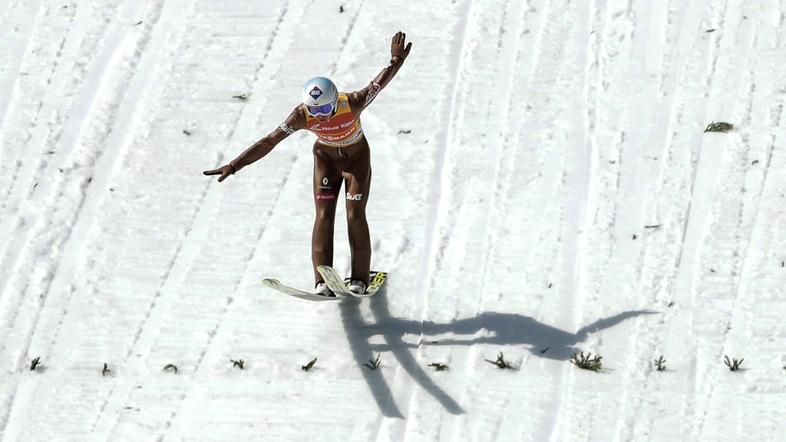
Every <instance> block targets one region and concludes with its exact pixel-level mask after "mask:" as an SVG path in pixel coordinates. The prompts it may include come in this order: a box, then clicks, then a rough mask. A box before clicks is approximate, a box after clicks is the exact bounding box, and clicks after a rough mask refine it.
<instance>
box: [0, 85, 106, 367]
mask: <svg viewBox="0 0 786 442" xmlns="http://www.w3.org/2000/svg"><path fill="white" fill-rule="evenodd" d="M94 96H95V92H94V91H93V92H92V93H91V95H90V97H91V98H92V97H94ZM82 117H83V118H82V120H80V126H81V125H82V124H83V123H82V122H83V120H84V116H82ZM58 141H59V140H58ZM73 150H74V149H73V148H72V149H71V150H69V153H70V152H72V151H73ZM78 153H81V152H78ZM68 159H71V158H70V156H67V158H64V159H63V161H65V160H68ZM41 169H43V167H41V168H39V170H41ZM59 184H60V186H58V187H56V188H54V189H52V190H51V191H49V192H48V193H47V194H46V195H41V196H40V197H39V198H36V199H35V200H33V201H32V202H29V203H30V204H32V203H39V204H36V205H38V206H40V207H42V209H40V211H41V212H46V213H45V214H40V215H38V216H34V218H35V219H36V222H33V223H31V224H32V227H31V228H29V229H27V231H26V235H25V241H24V242H23V244H24V246H23V247H22V249H21V250H20V252H19V253H17V254H16V255H15V261H14V263H13V264H11V267H12V269H13V270H12V272H11V278H9V281H8V283H7V284H6V285H5V286H4V287H3V288H2V293H3V294H4V296H3V298H2V300H1V301H2V303H3V304H9V303H11V302H12V301H16V300H17V298H13V299H11V296H12V295H11V294H10V293H9V291H10V290H11V289H13V288H14V287H13V286H14V284H13V282H15V281H16V279H20V278H26V282H25V281H20V282H19V284H22V285H23V287H21V288H20V289H19V290H18V294H19V296H18V298H19V299H20V301H19V302H17V304H22V303H23V302H24V301H25V300H28V299H29V298H25V297H23V296H22V295H23V294H24V293H25V292H27V291H28V289H30V287H31V284H32V283H33V281H32V279H33V278H34V277H36V275H35V272H32V273H33V274H32V275H31V274H30V273H31V272H25V271H23V268H22V267H23V266H26V265H28V261H33V260H35V257H33V256H28V255H37V253H36V250H32V245H31V243H33V242H35V241H33V240H32V238H34V237H40V236H41V235H42V232H46V231H50V230H52V229H51V227H52V226H53V225H55V224H56V223H57V221H58V220H57V219H53V218H55V217H54V216H53V214H55V213H56V211H57V209H58V208H57V207H56V206H57V200H58V199H59V198H60V197H62V196H63V195H64V194H65V193H66V190H65V189H66V186H67V185H68V184H73V183H72V182H69V181H65V180H62V181H60V183H59ZM83 185H84V184H83ZM41 199H45V201H44V202H43V203H41V202H40V201H37V200H41ZM77 213H78V208H77ZM65 216H66V217H68V216H69V215H68V214H66V215H65ZM65 225H66V226H70V225H71V223H69V222H66V223H65ZM55 230H57V229H55ZM60 230H62V233H61V234H60V235H59V236H55V237H54V238H46V237H44V238H43V239H41V240H40V241H41V242H44V243H45V244H48V245H49V247H47V248H48V249H51V248H54V249H57V248H56V247H53V246H54V245H59V244H62V243H64V242H65V241H67V239H68V236H69V235H70V228H63V229H60ZM23 258H28V259H23ZM29 266H30V267H33V268H34V267H35V266H34V265H32V264H30V265H29ZM51 274H52V271H51V270H50V269H47V270H46V275H44V276H43V277H42V276H41V275H40V274H39V275H38V276H37V277H38V279H42V280H43V281H41V282H42V283H43V285H44V287H43V290H41V293H40V294H39V296H40V298H41V300H42V301H43V300H45V294H46V292H47V287H48V285H49V283H51ZM40 307H41V305H40V304H38V303H36V305H35V306H34V307H33V309H34V310H35V313H34V314H35V315H36V318H35V319H34V321H33V324H32V325H33V326H34V323H35V321H37V314H38V313H39V312H40ZM20 310H21V309H20V308H9V306H6V305H4V306H3V308H2V310H0V311H3V312H5V313H10V314H11V317H10V318H8V319H7V322H8V323H7V325H5V328H9V329H13V328H14V326H15V325H16V324H18V317H19V316H18V315H19V311H20ZM20 326H22V325H20ZM24 333H25V334H27V333H28V332H24ZM23 345H24V344H23ZM7 351H8V341H4V342H3V344H2V345H0V354H4V353H7ZM6 356H7V357H6V358H5V359H6V360H9V359H10V360H12V367H10V369H11V371H13V370H15V369H16V364H17V363H18V362H19V361H18V360H19V358H20V357H21V355H17V357H16V358H14V357H9V355H6Z"/></svg>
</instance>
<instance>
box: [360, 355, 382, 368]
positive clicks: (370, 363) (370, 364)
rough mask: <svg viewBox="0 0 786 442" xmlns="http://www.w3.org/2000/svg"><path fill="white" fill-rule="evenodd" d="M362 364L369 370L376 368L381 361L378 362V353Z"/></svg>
mask: <svg viewBox="0 0 786 442" xmlns="http://www.w3.org/2000/svg"><path fill="white" fill-rule="evenodd" d="M363 365H364V366H366V367H368V368H369V370H376V369H378V368H379V367H380V366H381V365H382V363H381V362H379V353H377V357H376V359H374V360H371V359H369V360H368V363H363Z"/></svg>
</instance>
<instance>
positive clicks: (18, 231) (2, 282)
mask: <svg viewBox="0 0 786 442" xmlns="http://www.w3.org/2000/svg"><path fill="white" fill-rule="evenodd" d="M47 11H48V9H47V8H42V9H41V10H40V11H39V16H38V18H41V17H44V16H47V15H48V14H47ZM66 11H68V12H69V13H70V15H69V16H67V20H68V22H67V31H66V32H65V35H64V36H63V37H62V38H61V39H59V41H56V42H55V43H53V44H52V46H53V48H52V49H51V50H50V51H51V52H54V53H55V54H53V55H52V57H51V58H53V59H54V60H53V62H52V67H51V69H49V70H48V71H46V72H45V73H44V74H43V75H42V76H43V77H44V78H42V79H41V81H42V82H45V83H46V84H47V85H48V86H49V87H47V88H46V91H44V92H43V93H41V94H40V95H42V96H43V97H42V98H39V97H35V96H34V97H30V98H27V97H24V95H25V94H31V95H32V94H33V92H28V91H30V90H36V91H37V90H38V89H37V88H35V89H34V86H35V85H34V84H33V85H31V87H30V88H29V89H28V88H25V87H24V85H23V86H22V87H20V88H18V89H17V90H19V95H20V97H19V98H17V99H16V100H15V101H14V102H13V103H11V102H9V104H8V106H9V108H10V106H12V105H13V112H9V113H7V114H6V117H5V121H4V122H3V127H2V128H0V146H7V145H12V146H20V147H19V148H18V149H17V150H16V153H17V159H16V161H15V162H13V163H14V164H13V165H12V166H10V167H13V171H5V167H6V166H7V165H9V164H10V163H11V161H9V159H5V158H4V160H3V161H0V171H3V173H0V190H2V189H5V190H4V191H3V192H4V193H3V194H2V195H0V207H3V208H4V209H6V210H5V211H6V212H8V213H14V215H13V216H5V217H3V219H0V232H3V233H0V241H2V242H0V264H2V265H0V293H2V290H4V288H5V287H6V285H7V284H8V280H9V279H10V278H12V276H13V275H14V273H13V272H11V270H12V269H13V267H14V266H15V265H16V263H17V261H18V259H19V254H20V250H21V249H22V248H24V247H25V245H26V244H27V242H26V241H23V240H22V239H23V238H24V239H27V238H25V237H24V235H23V234H24V233H28V232H27V231H28V230H29V229H30V227H29V226H30V223H29V222H27V220H26V218H25V217H24V216H21V215H20V214H19V212H22V213H24V214H25V215H27V213H26V212H27V211H23V210H12V209H16V208H17V207H18V206H22V208H26V206H25V200H26V199H28V198H30V195H31V194H32V193H33V191H32V190H31V188H34V187H35V186H34V185H33V184H32V183H33V182H34V181H35V180H38V178H39V174H35V173H33V170H34V161H33V160H30V161H27V162H24V161H22V159H21V157H20V156H21V155H23V154H24V152H25V150H26V149H25V147H27V146H29V145H36V146H40V152H41V153H42V152H44V151H45V149H46V147H47V146H48V145H49V142H48V140H47V139H48V138H49V136H53V137H54V135H52V134H51V133H46V132H45V131H42V130H38V131H35V130H34V129H35V128H36V126H38V125H39V124H40V123H39V121H44V122H49V121H50V120H54V123H59V121H58V120H57V118H56V116H57V115H56V114H55V115H50V114H52V113H53V112H52V111H51V110H50V108H49V107H44V104H45V103H49V102H52V101H56V100H57V99H58V98H59V96H58V92H61V90H62V89H64V88H65V86H64V84H63V83H64V82H62V81H59V79H60V78H62V77H63V76H55V74H57V73H58V72H59V71H60V70H62V69H67V68H68V67H69V66H63V64H62V62H61V59H66V60H67V59H69V58H70V57H73V55H71V53H72V52H73V51H77V50H78V48H76V49H75V48H74V47H73V46H74V45H75V43H73V42H74V41H76V40H79V37H80V36H81V34H80V33H79V32H80V31H81V32H84V28H85V27H83V26H74V21H75V20H76V14H77V10H76V9H73V8H72V9H71V10H66ZM38 18H37V23H42V24H40V25H38V26H37V27H36V29H34V30H33V32H38V28H42V29H41V30H40V33H42V34H43V33H45V32H46V31H47V30H49V29H48V28H47V26H52V27H54V28H57V25H58V24H59V23H60V22H59V21H57V20H53V19H49V20H45V19H43V18H41V19H40V20H38ZM49 31H50V32H52V33H54V31H51V30H49ZM99 32H100V30H99ZM31 39H32V37H31ZM43 41H44V43H46V42H49V40H48V39H45V38H44V39H43ZM40 49H41V47H40V46H38V45H36V44H33V46H32V47H31V48H30V52H31V54H32V55H35V57H32V56H28V55H25V59H24V61H23V62H22V63H21V65H20V70H21V69H24V70H25V72H24V74H25V75H24V77H25V80H28V79H29V77H31V72H28V71H35V68H34V67H33V66H28V64H31V65H32V64H34V63H35V62H36V61H37V60H38V57H39V56H40V57H45V56H46V54H43V55H42V54H40V53H39V50H40ZM20 76H22V72H20ZM33 78H35V76H33ZM78 80H79V78H74V82H78ZM17 82H20V83H24V81H23V80H21V79H19V78H17ZM31 83H32V81H31ZM60 95H62V93H61V94H60ZM11 99H12V100H13V99H14V97H13V96H12V97H11ZM27 106H29V107H32V109H31V110H26V107H27ZM26 112H27V113H26ZM25 115H29V116H28V118H26V119H25V118H23V117H24V116H25ZM14 118H19V119H20V120H25V121H26V124H21V123H20V124H16V125H15V124H10V123H9V121H12V120H13V119H14ZM50 124H51V123H50ZM20 126H24V127H26V129H24V130H23V131H24V135H21V138H22V139H23V141H22V140H19V141H16V140H13V139H10V138H11V137H12V136H13V135H12V134H13V133H15V131H17V130H18V129H19V127H20ZM56 127H57V126H55V128H56ZM55 128H53V129H50V130H56V129H55ZM45 135H46V136H45ZM42 137H43V138H42ZM20 141H21V142H20ZM53 142H56V137H55V140H54V141H53ZM27 150H29V149H27ZM4 151H5V149H0V154H2V153H3V152H4ZM40 156H42V155H39V157H40ZM39 161H40V160H39ZM25 165H27V166H28V167H24V166H25ZM28 169H29V170H28ZM53 169H54V168H53ZM39 172H40V169H39ZM6 177H8V178H9V181H8V182H7V184H5V180H6ZM35 182H36V183H37V181H35ZM14 198H16V200H17V202H16V205H15V206H17V207H15V206H14V205H12V203H13V202H14V201H13V199H14ZM9 206H10V208H9ZM26 226H27V227H26ZM5 238H8V240H7V241H6V240H4V239H5ZM2 302H3V299H2V298H0V303H2ZM2 311H3V310H0V312H2Z"/></svg>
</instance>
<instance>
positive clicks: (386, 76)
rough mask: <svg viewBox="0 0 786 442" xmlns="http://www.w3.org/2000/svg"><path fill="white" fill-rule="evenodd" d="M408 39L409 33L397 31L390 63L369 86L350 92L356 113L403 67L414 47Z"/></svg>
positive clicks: (392, 44)
mask: <svg viewBox="0 0 786 442" xmlns="http://www.w3.org/2000/svg"><path fill="white" fill-rule="evenodd" d="M406 40H407V34H405V33H403V32H397V33H396V35H394V36H393V39H392V40H391V42H390V64H388V65H387V66H385V68H384V69H382V72H380V73H379V74H378V75H377V76H376V77H374V79H373V80H371V83H370V84H369V85H368V86H366V87H364V88H363V89H361V90H359V91H355V92H352V93H351V94H349V104H350V106H351V107H352V109H353V110H354V111H355V112H356V113H360V112H361V111H362V110H363V109H365V108H366V107H367V106H368V105H369V104H371V102H372V101H374V98H375V97H376V96H377V94H379V91H381V90H382V89H383V88H384V87H385V86H387V85H388V83H390V80H392V79H393V77H395V76H396V73H398V70H399V69H401V66H402V65H403V64H404V60H405V59H406V58H407V56H408V55H409V51H410V49H411V48H412V43H409V44H406V45H405V43H406Z"/></svg>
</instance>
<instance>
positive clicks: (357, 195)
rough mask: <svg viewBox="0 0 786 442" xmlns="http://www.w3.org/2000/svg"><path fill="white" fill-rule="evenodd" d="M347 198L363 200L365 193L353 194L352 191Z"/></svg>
mask: <svg viewBox="0 0 786 442" xmlns="http://www.w3.org/2000/svg"><path fill="white" fill-rule="evenodd" d="M347 199H348V200H350V201H362V200H363V194H362V193H355V194H352V193H349V192H347Z"/></svg>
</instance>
